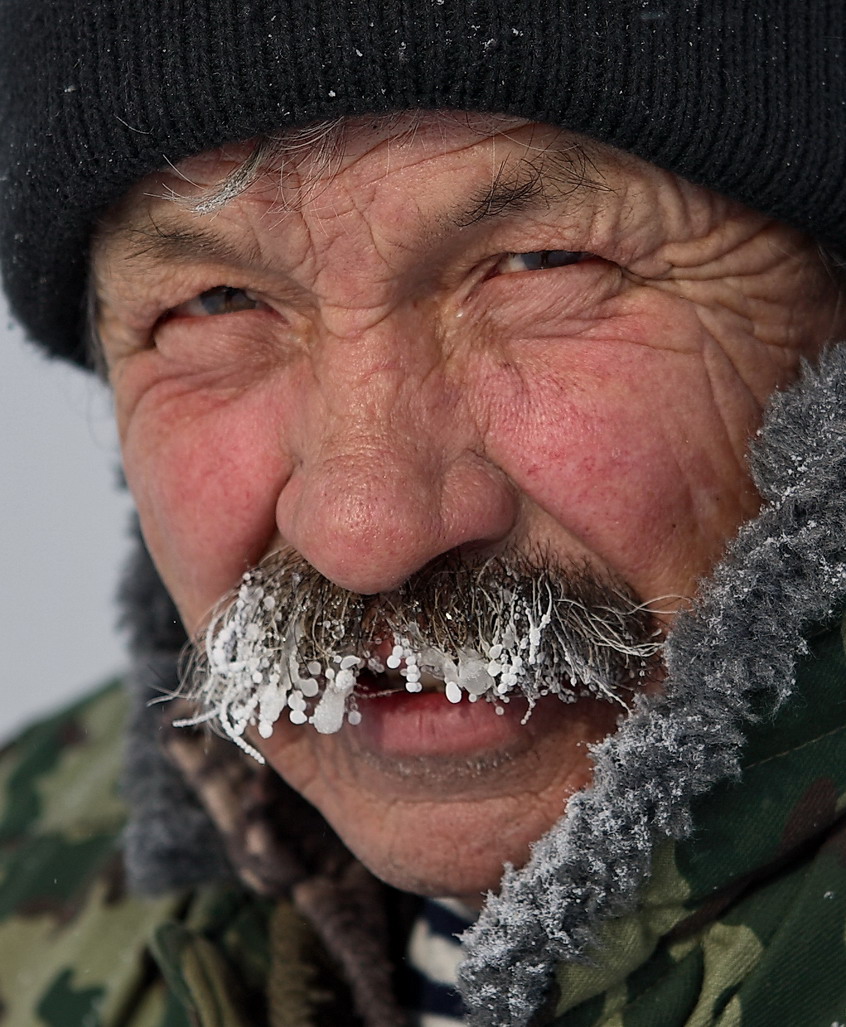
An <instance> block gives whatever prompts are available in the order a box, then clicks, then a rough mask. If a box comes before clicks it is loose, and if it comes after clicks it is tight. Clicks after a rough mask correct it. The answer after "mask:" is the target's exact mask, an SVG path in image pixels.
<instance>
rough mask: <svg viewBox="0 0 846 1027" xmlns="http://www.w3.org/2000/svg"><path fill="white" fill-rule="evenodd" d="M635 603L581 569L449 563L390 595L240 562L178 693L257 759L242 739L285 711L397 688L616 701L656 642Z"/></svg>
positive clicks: (294, 715) (353, 713) (320, 716)
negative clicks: (234, 585) (247, 567)
mask: <svg viewBox="0 0 846 1027" xmlns="http://www.w3.org/2000/svg"><path fill="white" fill-rule="evenodd" d="M659 634H660V633H659V631H658V629H657V628H656V627H655V624H654V620H653V617H652V614H651V613H650V612H649V610H648V609H647V607H646V606H645V605H644V604H641V603H638V602H637V601H636V600H635V599H634V597H632V596H631V595H630V594H628V593H627V592H626V590H625V589H622V588H620V587H618V586H616V585H614V584H611V583H609V582H606V581H603V580H601V579H600V578H598V577H597V575H596V574H595V572H594V571H592V569H591V568H589V567H588V566H587V565H584V566H576V567H570V568H563V569H562V568H556V567H554V566H550V564H549V562H548V561H545V560H543V561H541V560H538V561H536V562H532V561H529V560H528V559H526V558H525V557H520V558H514V557H510V558H506V557H502V558H495V559H491V560H488V561H486V562H484V563H481V564H475V565H474V564H471V563H469V562H466V561H464V560H462V559H459V558H450V559H447V560H444V561H442V562H440V563H439V564H437V565H436V566H432V567H429V568H427V569H425V570H423V571H421V572H420V573H418V574H417V575H415V576H414V577H413V578H410V579H409V580H408V581H407V582H406V583H405V584H404V585H403V586H402V587H401V588H399V589H398V590H397V591H395V592H389V593H382V594H379V595H375V596H362V595H358V594H356V593H354V592H347V591H346V590H344V589H341V588H338V587H337V586H335V585H334V584H332V582H330V581H328V580H327V579H326V578H324V577H322V575H320V574H319V573H318V572H317V571H316V570H314V568H312V567H311V566H310V565H309V564H307V563H305V562H304V561H303V560H301V559H300V558H298V557H294V556H275V557H272V558H270V559H268V560H267V561H265V562H264V563H262V564H261V565H259V566H258V567H256V568H255V569H253V570H251V571H248V572H247V573H246V574H245V575H244V577H243V579H242V581H241V584H240V587H239V588H238V589H237V590H236V592H234V593H233V595H232V596H230V597H228V599H227V600H225V601H224V602H223V603H222V604H221V605H220V607H219V609H218V610H217V612H216V613H215V614H214V616H213V617H212V618H211V620H210V622H209V624H208V626H207V628H206V630H205V632H204V634H203V636H202V637H200V638H198V639H197V640H196V641H195V643H194V646H193V647H192V650H191V655H190V657H189V659H188V661H187V664H186V666H185V668H184V672H183V677H182V680H183V686H182V689H181V694H182V695H185V696H187V698H189V699H190V700H191V701H192V702H194V703H195V704H196V707H197V710H198V712H197V714H196V716H194V717H191V718H190V719H187V720H182V721H178V722H177V723H178V724H179V725H182V726H187V725H196V724H201V723H211V724H213V725H214V726H215V727H217V728H218V729H219V730H220V731H222V732H223V734H225V735H227V736H228V737H229V738H231V739H232V740H233V741H234V742H236V743H237V744H238V745H240V746H241V748H242V749H244V750H245V751H247V752H249V753H250V754H251V755H252V756H255V757H256V758H257V759H259V760H261V756H260V754H259V753H258V752H257V751H256V750H255V749H254V748H253V747H252V746H250V745H249V744H248V743H247V742H246V741H245V740H244V734H245V732H246V730H247V728H248V727H249V726H251V725H253V726H255V727H256V728H257V730H258V733H259V735H261V736H262V737H264V738H267V737H268V736H269V735H270V734H271V732H272V729H273V725H274V724H275V723H276V721H277V720H278V719H279V717H280V716H282V714H283V712H284V711H285V710H287V712H288V718H289V719H290V720H291V722H292V723H294V724H310V725H312V726H313V727H314V728H315V729H316V730H317V731H319V732H320V733H322V734H332V733H334V732H336V731H338V730H339V729H340V728H341V726H342V725H343V723H344V720H345V719H346V720H347V721H348V722H349V723H350V724H353V725H355V724H357V723H358V722H360V720H361V717H362V715H363V709H362V708H363V707H364V712H365V713H366V700H368V699H372V698H374V697H378V696H379V695H384V694H385V692H386V691H391V690H394V689H395V688H396V687H404V688H405V689H406V690H407V691H409V692H419V691H421V690H423V688H424V683H425V685H427V686H428V685H432V684H435V685H436V687H441V688H443V690H444V692H445V695H446V698H447V699H448V700H449V701H450V702H452V703H457V702H461V701H463V700H464V699H465V697H466V699H467V701H469V702H477V701H479V700H485V701H488V702H494V703H496V704H497V710H498V712H502V705H501V704H503V703H507V702H509V701H510V700H511V699H512V698H514V697H515V696H519V697H522V698H524V699H526V700H527V701H528V710H527V713H526V717H527V718H528V716H529V714H530V713H531V711H532V709H533V707H534V705H535V703H536V702H537V701H538V699H540V698H541V697H542V696H545V695H556V696H558V697H559V698H560V699H561V700H563V701H564V702H572V701H574V700H575V699H576V698H577V697H579V696H585V695H591V696H594V697H597V698H600V699H604V700H607V701H609V702H616V703H620V704H621V705H622V706H623V707H625V706H626V702H625V696H626V695H627V694H628V693H630V692H631V691H632V690H633V689H634V688H635V687H636V685H637V683H638V681H639V680H640V679H642V678H644V677H645V676H647V675H648V674H650V673H651V672H652V671H653V670H654V668H655V664H656V663H657V660H658V653H659V651H660V648H661V642H660V638H659Z"/></svg>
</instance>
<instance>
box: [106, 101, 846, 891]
mask: <svg viewBox="0 0 846 1027" xmlns="http://www.w3.org/2000/svg"><path fill="white" fill-rule="evenodd" d="M340 143H342V144H343V145H342V146H341V145H339V144H340ZM332 144H333V146H334V147H335V151H334V155H332V156H330V157H329V158H328V159H325V147H321V146H320V144H319V143H318V144H315V145H313V146H303V147H301V148H300V149H298V150H295V151H292V152H291V153H290V154H289V155H288V157H287V158H286V161H285V163H284V167H283V170H282V173H281V174H280V172H279V171H278V170H277V171H275V172H272V173H271V172H269V173H267V174H265V175H261V176H259V177H258V179H257V180H256V181H255V182H254V183H253V184H252V185H250V187H249V188H248V189H246V191H244V192H243V193H242V194H241V195H239V196H237V198H235V199H233V200H231V201H230V202H229V203H228V204H226V205H225V206H224V207H222V209H219V210H217V211H216V212H215V213H213V214H203V213H198V212H196V211H195V210H192V209H190V208H189V206H187V205H186V204H181V203H177V202H174V200H173V196H174V194H176V195H178V196H181V197H188V198H190V197H200V196H202V195H203V193H204V191H205V190H208V189H209V188H213V187H214V186H216V185H217V184H219V183H220V182H221V181H222V180H223V179H224V178H225V177H226V175H227V174H228V173H229V172H231V171H232V169H233V167H235V166H236V165H237V164H238V163H239V162H240V161H242V160H243V158H244V157H245V156H246V154H247V153H248V152H249V150H248V148H245V147H237V146H233V147H230V148H226V149H225V150H223V151H219V152H215V153H212V154H208V155H204V156H203V157H201V158H196V159H194V160H192V161H189V162H186V163H185V164H184V165H182V166H181V168H180V169H179V171H178V172H168V173H162V174H160V175H155V176H151V177H150V178H149V179H147V180H145V182H143V183H141V184H140V185H139V186H138V187H137V188H136V189H135V190H133V192H132V193H131V194H130V195H129V196H128V197H127V198H126V200H125V201H124V202H123V203H122V204H121V205H120V206H119V207H118V208H117V209H116V210H115V211H113V212H112V214H111V215H110V216H109V217H108V219H107V221H106V223H105V225H104V227H103V230H102V231H101V233H100V237H99V239H98V241H97V244H96V246H95V257H94V271H95V281H96V286H97V290H98V293H99V310H100V315H99V328H100V333H101V336H102V339H103V345H104V348H105V356H106V360H107V364H108V367H109V374H110V378H111V381H112V384H113V387H114V391H115V400H116V406H117V416H118V422H119V428H120V435H121V439H122V446H123V454H124V461H125V470H126V476H127V479H128V481H129V485H130V488H131V490H132V492H133V494H134V496H135V499H136V502H137V505H138V509H139V512H140V516H141V522H142V526H143V530H144V534H145V537H146V540H147V543H148V546H149V548H150V551H151V553H152V555H153V557H154V559H155V561H156V563H157V566H158V568H159V570H160V572H161V574H162V576H163V579H164V581H165V583H166V585H167V587H168V588H169V590H170V592H171V594H172V595H173V597H174V599H175V601H176V603H177V605H178V607H179V610H180V612H181V615H182V617H183V619H184V621H185V624H186V627H187V629H188V630H189V632H195V631H197V630H198V629H199V628H200V627H201V626H202V624H203V623H204V621H205V619H206V617H207V616H208V613H209V611H210V609H211V607H212V606H213V605H214V604H215V602H216V601H217V600H218V599H219V597H220V596H221V595H222V594H223V593H225V592H226V591H228V590H229V589H231V588H232V587H233V586H235V585H237V583H238V581H239V579H240V577H241V575H242V573H243V572H244V571H245V569H246V568H248V567H249V566H252V565H254V564H256V563H257V562H259V561H260V560H261V559H262V558H264V557H266V556H267V555H269V554H272V553H274V552H279V551H281V552H288V551H292V552H294V553H297V554H300V555H301V556H302V557H303V558H304V559H305V560H306V561H308V563H309V564H311V565H312V566H313V567H314V568H315V569H316V570H317V571H319V572H320V573H321V574H322V575H324V576H325V577H326V578H328V579H329V580H331V581H332V582H334V583H336V584H337V585H340V586H342V587H343V588H345V589H349V590H352V591H354V592H356V593H363V594H368V595H369V594H374V593H381V592H385V591H389V590H393V589H396V588H397V587H398V586H400V585H401V584H402V583H403V582H405V581H406V580H407V579H408V578H409V576H411V575H413V574H414V573H415V572H417V571H419V570H421V569H422V568H425V567H427V566H428V565H430V564H431V562H432V561H434V560H436V559H437V558H438V557H441V556H443V555H444V554H448V553H454V552H459V553H464V554H473V555H476V556H479V557H485V556H488V555H492V554H496V553H500V552H503V551H509V552H512V553H514V552H516V553H518V554H520V553H522V554H533V553H539V552H544V553H546V554H548V555H549V556H550V557H551V558H552V559H554V560H555V561H556V562H558V563H560V564H562V565H564V566H569V565H587V566H589V567H591V568H592V569H593V570H595V571H596V573H597V574H598V575H599V576H601V577H611V578H613V579H614V580H619V581H622V582H624V583H625V584H626V585H627V587H628V588H630V589H631V590H632V591H633V592H634V593H635V594H636V595H638V596H640V597H642V598H643V599H644V600H647V601H653V600H654V601H655V605H656V606H657V607H659V608H661V609H663V610H672V609H673V608H674V607H677V606H678V603H679V601H680V598H679V597H681V598H682V599H683V598H686V597H690V596H692V595H693V594H694V593H695V590H696V583H697V580H698V579H699V578H700V577H701V576H703V575H704V574H706V573H707V572H708V571H709V569H710V568H711V567H712V566H713V564H714V562H715V561H716V560H717V559H718V558H719V556H720V554H721V553H722V552H723V549H724V546H725V542H726V540H727V538H728V537H730V536H731V535H732V533H733V532H734V531H735V529H736V528H737V526H738V525H739V524H740V523H741V522H742V521H744V520H745V519H747V518H749V517H750V516H752V515H753V514H754V513H755V511H756V509H757V505H758V499H757V496H756V494H755V491H754V489H753V487H752V485H751V483H750V480H749V478H748V475H747V472H746V470H745V465H744V452H745V449H746V446H747V443H748V440H749V437H750V435H751V434H752V433H753V432H754V430H755V428H756V427H757V425H758V423H759V420H760V416H761V411H762V407H763V405H764V403H765V402H766V399H767V397H768V396H769V395H770V393H771V392H772V391H773V390H774V389H775V388H776V387H777V386H779V385H782V384H784V383H786V382H787V381H789V380H790V379H791V378H792V377H793V376H794V375H795V373H796V370H797V366H798V362H799V360H800V357H802V356H803V355H812V354H813V353H814V352H815V351H816V349H817V348H818V347H819V345H820V344H821V342H822V341H824V340H825V339H826V338H828V337H830V336H831V334H832V333H833V331H834V328H835V326H834V314H835V306H836V296H835V289H834V286H833V284H832V283H831V281H830V280H829V278H828V277H827V275H826V274H825V272H824V271H823V270H822V269H821V267H820V265H819V261H818V260H817V259H816V257H815V254H814V247H813V244H812V243H811V242H810V241H808V240H806V239H804V238H803V237H802V236H800V235H798V234H797V233H795V232H793V231H792V230H790V229H788V228H786V227H784V226H781V225H779V224H776V223H774V222H772V221H770V220H768V219H767V218H765V217H764V216H762V215H759V214H755V213H752V212H750V211H747V210H745V209H742V208H740V207H738V206H737V205H735V204H732V203H731V202H729V201H727V200H725V199H723V198H721V197H719V196H717V195H715V194H713V193H710V192H708V191H706V190H704V189H701V188H698V187H695V186H693V185H691V184H689V183H687V182H684V181H681V180H680V179H678V178H676V177H674V176H672V175H670V174H669V173H666V172H663V171H660V170H658V169H657V168H655V167H652V166H650V165H648V164H645V163H643V162H641V161H638V160H637V159H635V158H632V157H629V156H626V155H622V154H620V153H617V152H616V151H613V150H611V149H609V148H606V147H603V146H600V145H598V144H595V143H592V142H590V141H587V140H584V139H581V138H579V137H576V136H573V135H571V134H568V133H564V132H560V131H558V130H554V129H552V128H548V127H545V126H539V125H536V124H527V123H525V122H519V121H516V120H506V119H499V120H498V121H494V120H493V119H481V118H473V117H469V116H468V117H463V116H461V117H459V116H454V115H430V116H426V117H424V118H422V119H421V118H414V119H412V118H407V119H399V120H397V119H394V120H392V121H390V122H379V121H373V120H360V121H356V122H350V123H349V124H348V125H347V126H346V127H345V129H344V130H343V132H342V133H340V134H338V135H336V137H335V138H334V139H333V141H332ZM668 597H669V598H668ZM468 601H469V597H468ZM647 684H650V683H647ZM651 684H652V685H655V686H657V682H655V681H653V682H651ZM375 705H376V704H374V706H375ZM516 705H517V704H515V707H516ZM524 710H525V706H523V711H524ZM367 714H368V715H367V716H365V721H367V720H368V717H369V720H370V724H369V726H368V725H367V724H365V723H362V725H360V726H359V727H355V726H353V725H350V724H344V726H343V728H342V729H341V730H340V731H339V732H337V733H335V734H330V735H322V734H319V733H317V732H316V731H315V730H314V729H313V728H311V727H309V726H297V725H294V724H292V723H290V722H288V721H287V719H286V718H283V719H282V720H280V722H279V723H278V724H277V726H276V728H275V730H274V732H273V735H272V737H271V738H270V739H267V740H258V739H257V736H256V739H255V740H256V742H257V744H258V745H259V746H260V748H261V749H262V751H263V753H264V754H265V756H266V757H267V758H268V760H269V762H270V763H271V764H272V765H273V766H274V767H275V769H276V770H277V771H278V772H279V773H280V774H281V775H282V776H283V777H284V778H285V779H286V780H287V781H288V782H289V783H290V784H291V785H292V786H293V787H294V788H296V789H297V790H298V791H300V792H302V793H303V794H304V795H305V796H306V797H307V798H308V799H309V800H310V801H311V802H313V803H314V804H315V805H316V806H317V807H318V808H319V809H320V810H321V811H322V812H323V813H324V815H325V816H326V817H327V819H328V820H329V822H330V823H331V824H332V825H333V826H334V827H335V828H336V830H337V831H338V832H339V833H340V835H341V836H342V837H343V838H344V840H345V841H346V842H347V844H348V845H349V846H350V847H351V848H352V849H353V851H355V852H356V853H357V854H358V855H359V856H360V857H361V858H362V859H363V860H364V861H365V862H366V863H367V864H368V865H369V866H370V867H371V869H373V870H374V871H375V872H376V873H378V874H380V875H381V876H383V877H385V878H386V879H387V880H389V881H391V882H392V883H394V884H396V885H398V886H400V887H402V888H406V889H409V890H418V891H422V892H429V893H434V894H453V895H460V896H464V897H470V896H473V895H478V893H479V892H481V891H482V890H484V889H486V888H495V887H496V885H497V883H498V881H499V877H500V875H501V871H502V864H503V862H504V861H506V860H510V861H512V862H514V863H517V864H520V863H522V862H524V861H525V859H526V857H527V854H528V846H529V845H530V843H531V842H532V841H534V840H536V839H537V838H538V837H539V836H540V835H541V834H542V833H543V832H544V831H546V830H547V829H548V828H549V827H550V826H551V825H552V824H553V823H554V822H555V820H557V819H558V817H559V816H560V815H561V812H562V810H563V807H564V804H565V801H566V798H567V796H568V795H570V794H572V792H573V791H574V790H576V789H578V788H579V787H582V786H583V785H584V784H585V783H586V782H587V781H588V780H589V775H590V762H589V757H588V754H587V744H588V743H590V742H592V741H595V740H597V739H599V738H601V737H603V736H604V735H605V734H607V733H608V732H609V731H611V730H613V728H614V726H615V724H616V721H617V718H618V715H619V707H616V706H614V705H613V704H608V703H602V702H600V701H598V700H595V699H591V698H587V699H580V700H579V701H578V702H576V703H572V704H564V703H561V702H559V701H558V700H557V699H555V698H551V699H546V700H543V701H542V702H541V704H540V705H539V706H538V708H537V710H536V711H535V713H534V715H533V716H532V717H531V718H530V719H529V720H528V721H527V723H526V724H522V723H521V719H522V718H521V716H520V711H519V710H518V712H517V713H516V714H515V713H514V712H513V711H512V710H509V711H508V713H507V715H505V716H499V715H497V713H496V711H495V708H494V706H493V705H492V704H488V703H483V702H478V703H475V704H472V705H471V704H467V703H464V704H459V705H455V706H454V705H452V704H451V703H449V702H447V700H446V699H445V698H444V696H443V695H440V694H423V695H420V696H409V697H407V699H406V700H403V703H402V704H400V705H397V704H396V703H395V704H394V705H393V706H390V704H388V705H387V706H386V707H385V710H384V711H383V712H381V713H380V712H378V711H376V712H373V714H372V716H370V711H369V710H368V711H367Z"/></svg>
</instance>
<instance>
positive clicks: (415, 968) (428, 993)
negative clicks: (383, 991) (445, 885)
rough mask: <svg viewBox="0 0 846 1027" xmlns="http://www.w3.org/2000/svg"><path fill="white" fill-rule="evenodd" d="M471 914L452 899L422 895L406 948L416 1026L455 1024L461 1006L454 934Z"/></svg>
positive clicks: (451, 1026)
mask: <svg viewBox="0 0 846 1027" xmlns="http://www.w3.org/2000/svg"><path fill="white" fill-rule="evenodd" d="M473 919H474V914H473V913H472V911H470V910H468V909H467V908H466V907H465V906H464V905H462V903H460V902H456V901H455V900H453V899H425V900H424V902H423V906H422V908H421V910H420V915H419V916H418V918H417V920H416V922H415V924H414V927H413V929H412V931H411V935H410V937H409V940H408V949H407V951H406V969H407V977H408V981H409V1000H410V1011H411V1014H412V1023H414V1025H415V1027H458V1025H460V1024H462V1023H463V1022H464V1008H463V1005H462V1002H461V998H460V997H459V995H458V992H457V991H456V990H455V983H456V980H457V973H456V972H457V969H458V964H459V963H460V962H461V957H462V950H461V945H460V944H459V942H458V940H457V938H456V935H458V934H461V933H462V931H464V930H466V929H467V928H468V927H469V926H470V924H471V923H472V922H473Z"/></svg>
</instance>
